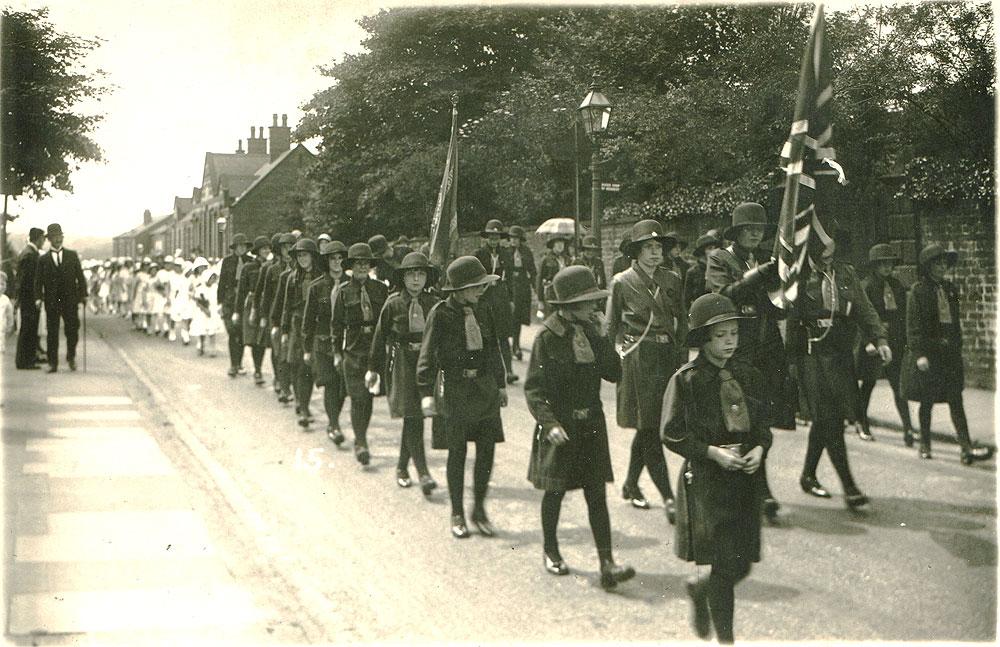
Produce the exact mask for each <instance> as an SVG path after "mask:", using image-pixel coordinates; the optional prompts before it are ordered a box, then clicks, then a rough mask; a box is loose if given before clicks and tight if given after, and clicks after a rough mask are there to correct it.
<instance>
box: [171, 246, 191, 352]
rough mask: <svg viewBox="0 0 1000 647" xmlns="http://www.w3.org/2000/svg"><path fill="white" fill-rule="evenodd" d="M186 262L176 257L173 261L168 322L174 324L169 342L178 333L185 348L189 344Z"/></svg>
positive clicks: (188, 280) (189, 292)
mask: <svg viewBox="0 0 1000 647" xmlns="http://www.w3.org/2000/svg"><path fill="white" fill-rule="evenodd" d="M185 264H186V261H184V260H183V259H182V258H180V257H177V258H175V259H174V264H173V267H174V271H173V273H172V274H171V275H170V320H171V321H172V322H173V323H174V326H173V328H172V329H171V330H170V341H175V340H176V339H177V332H178V331H180V338H181V343H183V344H184V345H185V346H187V345H188V344H190V343H191V317H192V315H193V313H192V311H191V308H192V307H193V305H192V303H191V278H190V274H189V272H188V270H189V269H190V268H188V267H184V265H185Z"/></svg>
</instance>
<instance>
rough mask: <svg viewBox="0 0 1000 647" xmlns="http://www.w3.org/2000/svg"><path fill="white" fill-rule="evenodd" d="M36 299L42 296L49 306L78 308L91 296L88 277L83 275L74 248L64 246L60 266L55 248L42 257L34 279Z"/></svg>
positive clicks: (42, 299)
mask: <svg viewBox="0 0 1000 647" xmlns="http://www.w3.org/2000/svg"><path fill="white" fill-rule="evenodd" d="M34 288H35V300H36V301H37V300H39V299H41V301H42V302H43V303H44V304H45V310H46V311H50V312H55V311H62V310H63V309H67V310H75V309H76V306H77V304H79V303H83V301H84V300H85V299H86V298H87V280H86V279H85V278H84V277H83V267H82V266H81V265H80V257H79V256H77V255H76V252H74V251H73V250H72V249H66V248H65V247H63V249H62V262H61V263H59V266H58V267H56V264H55V261H54V260H53V259H52V250H49V252H48V253H47V254H43V255H41V256H39V258H38V269H37V273H36V275H35V281H34Z"/></svg>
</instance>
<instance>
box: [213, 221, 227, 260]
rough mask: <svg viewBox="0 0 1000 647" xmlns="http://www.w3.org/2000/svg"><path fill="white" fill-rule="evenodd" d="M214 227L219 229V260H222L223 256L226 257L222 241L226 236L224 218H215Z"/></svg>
mask: <svg viewBox="0 0 1000 647" xmlns="http://www.w3.org/2000/svg"><path fill="white" fill-rule="evenodd" d="M215 226H216V227H218V228H219V258H222V257H223V256H225V255H226V254H225V249H226V248H225V246H224V240H223V238H224V237H225V234H226V217H225V216H219V217H218V218H216V219H215Z"/></svg>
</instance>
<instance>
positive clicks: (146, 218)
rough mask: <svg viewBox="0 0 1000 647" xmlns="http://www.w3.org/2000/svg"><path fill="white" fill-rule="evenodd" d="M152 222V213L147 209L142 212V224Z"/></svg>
mask: <svg viewBox="0 0 1000 647" xmlns="http://www.w3.org/2000/svg"><path fill="white" fill-rule="evenodd" d="M151 222H153V214H152V213H150V211H149V209H146V210H145V211H143V212H142V224H144V225H148V224H149V223H151Z"/></svg>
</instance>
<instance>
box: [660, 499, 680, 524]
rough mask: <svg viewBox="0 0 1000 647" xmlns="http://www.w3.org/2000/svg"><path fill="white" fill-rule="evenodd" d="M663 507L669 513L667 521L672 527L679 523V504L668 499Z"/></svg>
mask: <svg viewBox="0 0 1000 647" xmlns="http://www.w3.org/2000/svg"><path fill="white" fill-rule="evenodd" d="M663 507H664V508H665V509H666V511H667V521H669V522H670V525H671V526H672V525H674V523H675V522H676V521H677V503H676V502H675V501H674V500H673V499H667V500H666V501H664V502H663Z"/></svg>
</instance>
